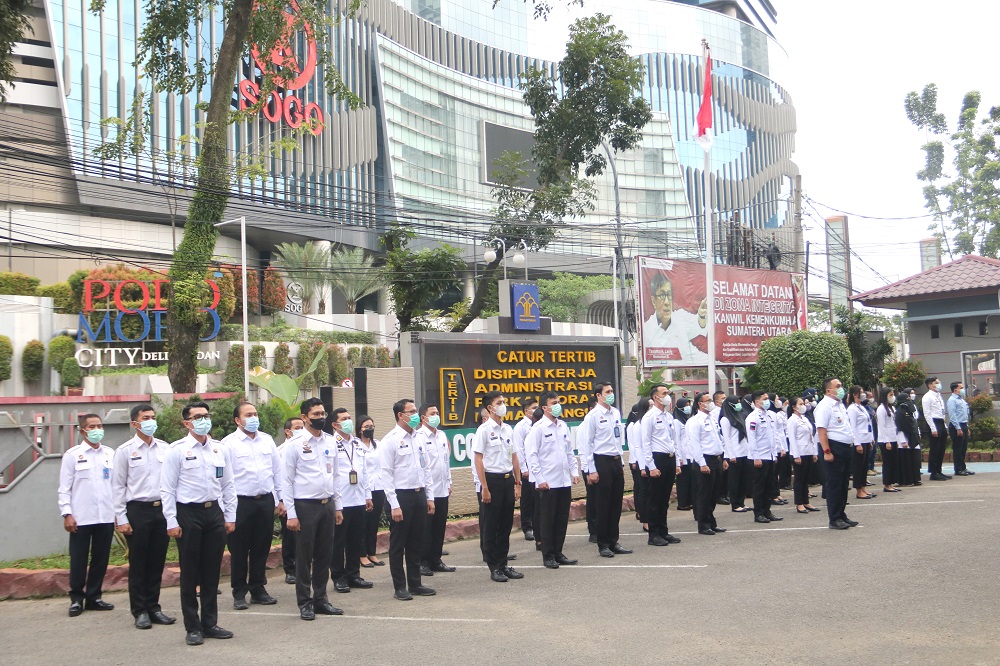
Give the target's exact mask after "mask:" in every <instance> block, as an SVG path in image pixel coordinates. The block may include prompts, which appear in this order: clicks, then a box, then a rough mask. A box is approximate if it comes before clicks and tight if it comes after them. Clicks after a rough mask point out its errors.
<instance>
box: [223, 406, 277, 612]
mask: <svg viewBox="0 0 1000 666" xmlns="http://www.w3.org/2000/svg"><path fill="white" fill-rule="evenodd" d="M233 421H234V422H235V423H236V430H235V431H234V432H232V433H230V434H229V435H227V436H226V437H224V438H223V439H222V451H223V454H224V455H225V457H226V465H227V466H228V467H229V469H230V470H231V471H232V474H233V484H234V485H235V487H236V529H234V530H233V532H232V534H230V535H229V537H228V539H227V542H228V546H229V554H230V556H231V559H230V567H231V573H230V585H231V587H232V590H233V608H234V609H235V610H246V609H247V608H249V607H250V604H248V603H247V593H249V594H250V600H251V603H255V604H260V605H263V606H272V605H274V604H276V603H278V601H277V599H275V598H274V597H272V596H271V595H270V594H268V593H267V589H266V588H265V587H264V586H265V585H266V584H267V556H268V555H269V554H270V553H271V537H272V536H273V534H274V516H275V514H276V513H280V512H281V511H283V510H284V506H283V505H282V506H281V507H280V509H279V504H278V495H279V494H280V493H279V492H278V489H279V488H280V487H281V486H282V483H283V479H284V474H283V473H282V470H281V459H280V458H279V457H278V447H276V446H275V445H274V440H273V439H271V436H270V435H268V434H267V433H266V432H263V431H261V430H260V417H259V416H257V408H256V407H254V406H253V405H252V404H251V403H249V402H241V403H240V404H238V405H237V406H236V407H235V408H234V409H233Z"/></svg>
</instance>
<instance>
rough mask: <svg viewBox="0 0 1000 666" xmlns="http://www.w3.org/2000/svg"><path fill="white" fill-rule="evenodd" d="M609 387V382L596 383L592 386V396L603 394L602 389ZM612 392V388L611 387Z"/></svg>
mask: <svg viewBox="0 0 1000 666" xmlns="http://www.w3.org/2000/svg"><path fill="white" fill-rule="evenodd" d="M605 386H611V382H597V383H596V384H594V395H601V394H602V393H604V387H605ZM611 388H612V390H614V387H613V386H612V387H611Z"/></svg>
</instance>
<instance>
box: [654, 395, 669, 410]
mask: <svg viewBox="0 0 1000 666" xmlns="http://www.w3.org/2000/svg"><path fill="white" fill-rule="evenodd" d="M656 400H657V402H659V403H660V406H661V407H663V408H669V407H670V396H669V395H665V396H663V397H662V398H657V399H656Z"/></svg>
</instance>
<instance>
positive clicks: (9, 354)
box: [0, 335, 14, 381]
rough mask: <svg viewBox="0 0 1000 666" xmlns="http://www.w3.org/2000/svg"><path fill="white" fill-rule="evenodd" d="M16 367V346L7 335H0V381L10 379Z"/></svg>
mask: <svg viewBox="0 0 1000 666" xmlns="http://www.w3.org/2000/svg"><path fill="white" fill-rule="evenodd" d="M13 365H14V345H13V344H12V343H11V341H10V338H8V337H7V336H6V335H0V381H3V380H5V379H10V375H11V370H12V368H13Z"/></svg>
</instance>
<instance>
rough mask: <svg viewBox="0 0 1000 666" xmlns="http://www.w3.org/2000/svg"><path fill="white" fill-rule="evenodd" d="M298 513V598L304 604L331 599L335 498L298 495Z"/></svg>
mask: <svg viewBox="0 0 1000 666" xmlns="http://www.w3.org/2000/svg"><path fill="white" fill-rule="evenodd" d="M324 501H325V502H326V503H325V504H324V503H323V502H324ZM295 513H296V515H297V516H298V518H299V531H298V532H296V534H295V601H296V603H297V604H298V605H299V608H302V607H303V606H305V605H306V604H317V603H322V602H324V601H328V600H329V598H328V597H327V595H326V584H327V583H328V582H329V581H330V560H331V558H332V557H333V530H334V526H335V524H336V517H335V516H334V506H333V498H330V499H328V500H318V499H312V500H306V499H303V500H300V499H297V500H295Z"/></svg>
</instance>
